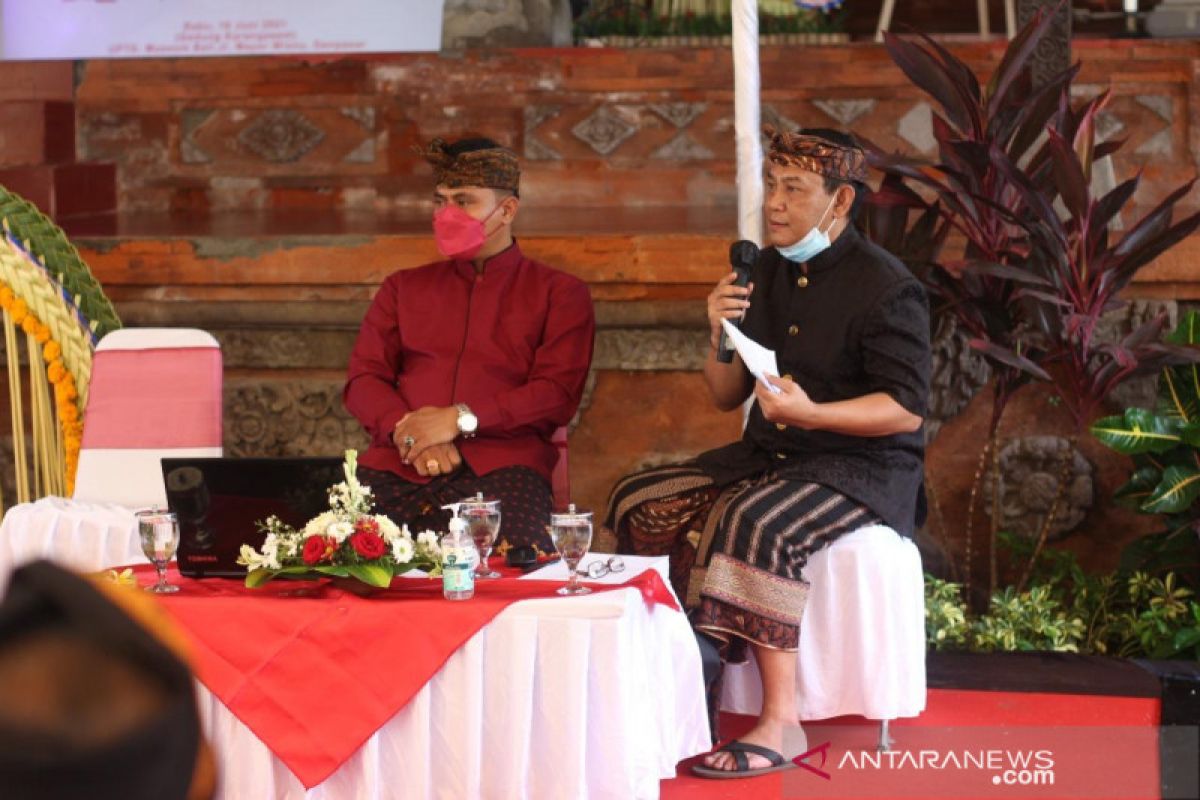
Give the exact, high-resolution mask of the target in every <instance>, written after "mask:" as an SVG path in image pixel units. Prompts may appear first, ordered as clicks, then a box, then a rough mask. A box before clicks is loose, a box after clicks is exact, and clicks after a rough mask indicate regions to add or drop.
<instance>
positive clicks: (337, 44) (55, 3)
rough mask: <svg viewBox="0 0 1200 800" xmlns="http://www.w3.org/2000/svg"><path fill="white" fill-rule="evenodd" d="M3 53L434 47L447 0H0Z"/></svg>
mask: <svg viewBox="0 0 1200 800" xmlns="http://www.w3.org/2000/svg"><path fill="white" fill-rule="evenodd" d="M0 3H2V8H3V16H2V20H3V26H2V31H3V44H2V47H3V49H2V50H0V58H3V59H7V60H19V59H60V58H173V57H181V56H235V55H264V54H270V55H282V54H304V53H313V54H320V53H389V52H390V53H395V52H408V53H411V52H429V51H436V50H438V49H439V48H440V47H441V41H442V0H337V2H329V0H319V1H318V0H192V1H191V2H177V0H0Z"/></svg>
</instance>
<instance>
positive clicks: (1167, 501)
mask: <svg viewBox="0 0 1200 800" xmlns="http://www.w3.org/2000/svg"><path fill="white" fill-rule="evenodd" d="M1198 495H1200V469H1196V468H1195V467H1185V466H1178V465H1176V466H1172V467H1167V470H1166V472H1164V473H1163V479H1162V482H1161V483H1159V485H1158V488H1157V489H1155V491H1154V494H1152V495H1151V496H1150V499H1149V500H1147V501H1146V503H1145V504H1144V505H1143V506H1142V510H1143V511H1148V512H1150V513H1151V514H1177V513H1179V512H1180V511H1183V510H1184V509H1185V508H1187V507H1189V506H1190V505H1191V504H1192V502H1193V501H1194V500H1195V499H1196V497H1197V496H1198Z"/></svg>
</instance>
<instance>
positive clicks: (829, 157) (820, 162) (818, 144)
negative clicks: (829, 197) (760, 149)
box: [763, 125, 867, 183]
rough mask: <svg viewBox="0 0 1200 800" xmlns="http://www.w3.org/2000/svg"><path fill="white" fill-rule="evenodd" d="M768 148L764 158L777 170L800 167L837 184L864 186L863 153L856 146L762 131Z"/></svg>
mask: <svg viewBox="0 0 1200 800" xmlns="http://www.w3.org/2000/svg"><path fill="white" fill-rule="evenodd" d="M763 133H764V134H765V135H766V137H767V141H768V144H769V147H770V150H769V152H768V153H767V158H769V159H771V161H772V162H773V163H775V164H778V165H780V166H781V167H789V166H790V167H800V168H802V169H806V170H809V171H810V172H815V173H817V174H818V175H823V176H825V177H827V178H834V179H835V180H839V181H855V182H857V183H865V182H866V180H867V154H866V153H865V152H864V151H863V149H862V148H861V147H859V146H858V145H857V144H855V145H854V146H849V147H848V146H846V145H844V144H838V143H837V142H831V141H830V140H828V139H825V138H823V137H820V136H813V135H811V134H807V133H784V132H782V131H777V130H775V129H774V128H773V127H771V126H770V125H768V126H766V127H764V128H763Z"/></svg>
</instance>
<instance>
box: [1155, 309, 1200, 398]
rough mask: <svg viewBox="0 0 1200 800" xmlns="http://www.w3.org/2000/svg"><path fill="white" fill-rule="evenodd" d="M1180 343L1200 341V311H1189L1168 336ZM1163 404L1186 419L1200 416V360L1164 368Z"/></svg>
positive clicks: (1198, 342) (1193, 343)
mask: <svg viewBox="0 0 1200 800" xmlns="http://www.w3.org/2000/svg"><path fill="white" fill-rule="evenodd" d="M1164 339H1165V341H1167V342H1168V343H1170V344H1176V345H1198V344H1200V313H1197V312H1195V311H1189V312H1188V313H1186V314H1184V315H1183V318H1182V319H1181V320H1179V324H1178V325H1177V326H1176V327H1175V330H1173V331H1171V333H1169V334H1167V336H1166V337H1164ZM1159 394H1160V395H1161V396H1160V404H1161V405H1162V406H1163V407H1165V408H1166V409H1169V410H1170V413H1171V415H1172V416H1177V417H1181V418H1183V419H1185V420H1193V419H1196V418H1197V417H1200V364H1194V363H1193V364H1185V365H1183V366H1178V367H1171V368H1169V369H1165V370H1163V373H1162V381H1161V382H1160V384H1159Z"/></svg>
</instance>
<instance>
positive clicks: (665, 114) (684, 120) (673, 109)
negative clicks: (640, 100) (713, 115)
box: [650, 103, 708, 128]
mask: <svg viewBox="0 0 1200 800" xmlns="http://www.w3.org/2000/svg"><path fill="white" fill-rule="evenodd" d="M650 108H651V110H652V111H654V113H655V114H658V115H659V116H660V117H662V118H663V119H665V120H666V121H667V122H669V123H671V124H672V125H674V126H675V127H676V128H686V127H687V126H688V125H691V124H692V121H693V120H694V119H696V117H698V116H700V115H701V114H703V113H704V112H705V111H706V110H708V103H651V104H650Z"/></svg>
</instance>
